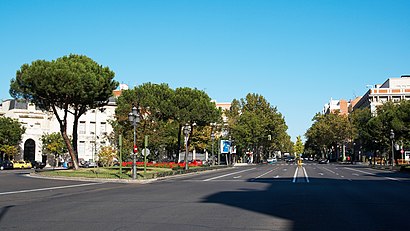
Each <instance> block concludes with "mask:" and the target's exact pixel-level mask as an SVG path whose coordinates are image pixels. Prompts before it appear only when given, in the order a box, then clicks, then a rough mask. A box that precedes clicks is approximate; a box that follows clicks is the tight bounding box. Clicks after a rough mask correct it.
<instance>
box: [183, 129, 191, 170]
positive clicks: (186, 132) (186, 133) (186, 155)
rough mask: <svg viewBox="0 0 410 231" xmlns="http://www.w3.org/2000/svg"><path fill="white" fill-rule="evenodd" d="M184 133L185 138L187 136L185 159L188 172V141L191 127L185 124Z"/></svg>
mask: <svg viewBox="0 0 410 231" xmlns="http://www.w3.org/2000/svg"><path fill="white" fill-rule="evenodd" d="M183 131H184V136H185V157H184V162H185V170H188V139H189V134H190V133H191V126H189V124H185V126H184V127H183Z"/></svg>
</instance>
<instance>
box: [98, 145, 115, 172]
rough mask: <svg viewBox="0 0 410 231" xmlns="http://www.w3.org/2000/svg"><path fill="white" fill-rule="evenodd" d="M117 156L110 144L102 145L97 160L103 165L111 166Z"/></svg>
mask: <svg viewBox="0 0 410 231" xmlns="http://www.w3.org/2000/svg"><path fill="white" fill-rule="evenodd" d="M116 158H117V150H116V149H115V148H113V147H110V146H105V147H102V148H101V150H100V152H99V153H98V160H99V162H100V163H101V164H102V165H103V167H108V166H112V165H113V164H114V160H115V159H116Z"/></svg>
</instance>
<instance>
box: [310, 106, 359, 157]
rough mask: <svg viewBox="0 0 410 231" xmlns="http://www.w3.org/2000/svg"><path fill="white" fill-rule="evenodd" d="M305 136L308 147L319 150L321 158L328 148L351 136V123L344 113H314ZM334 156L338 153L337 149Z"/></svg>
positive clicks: (343, 141)
mask: <svg viewBox="0 0 410 231" xmlns="http://www.w3.org/2000/svg"><path fill="white" fill-rule="evenodd" d="M305 136H306V138H307V143H308V144H309V145H310V147H315V149H318V150H320V152H321V153H322V158H324V155H325V154H326V153H328V152H329V151H330V150H332V148H333V149H335V148H336V147H337V146H338V145H340V144H343V143H345V142H347V141H349V140H352V138H353V128H352V125H351V123H350V121H349V119H348V117H347V116H345V115H340V114H339V113H330V114H320V113H318V114H316V115H315V116H314V117H313V124H312V126H311V127H310V128H309V129H308V130H307V131H306V133H305ZM335 150H336V156H337V155H338V153H337V149H335Z"/></svg>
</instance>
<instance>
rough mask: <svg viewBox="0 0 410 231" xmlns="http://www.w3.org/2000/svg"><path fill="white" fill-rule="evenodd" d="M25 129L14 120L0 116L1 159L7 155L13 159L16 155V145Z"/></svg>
mask: <svg viewBox="0 0 410 231" xmlns="http://www.w3.org/2000/svg"><path fill="white" fill-rule="evenodd" d="M25 131H26V128H25V127H23V125H22V124H21V123H20V122H19V121H18V120H15V119H12V118H9V117H3V116H0V153H1V159H4V158H5V157H6V155H7V157H8V158H11V157H14V156H15V155H17V153H18V145H19V144H20V142H21V139H22V136H23V134H24V132H25Z"/></svg>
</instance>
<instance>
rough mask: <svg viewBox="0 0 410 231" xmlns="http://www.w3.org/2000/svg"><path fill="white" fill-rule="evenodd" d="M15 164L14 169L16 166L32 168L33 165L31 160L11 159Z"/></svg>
mask: <svg viewBox="0 0 410 231" xmlns="http://www.w3.org/2000/svg"><path fill="white" fill-rule="evenodd" d="M11 163H12V165H13V169H15V168H21V169H23V168H32V167H33V166H32V165H31V162H30V161H24V160H13V161H11Z"/></svg>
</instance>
